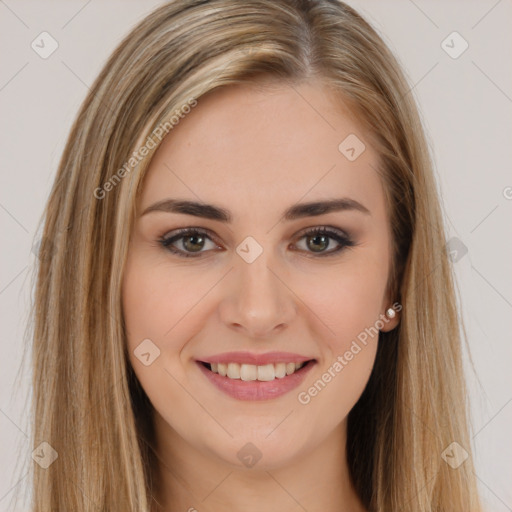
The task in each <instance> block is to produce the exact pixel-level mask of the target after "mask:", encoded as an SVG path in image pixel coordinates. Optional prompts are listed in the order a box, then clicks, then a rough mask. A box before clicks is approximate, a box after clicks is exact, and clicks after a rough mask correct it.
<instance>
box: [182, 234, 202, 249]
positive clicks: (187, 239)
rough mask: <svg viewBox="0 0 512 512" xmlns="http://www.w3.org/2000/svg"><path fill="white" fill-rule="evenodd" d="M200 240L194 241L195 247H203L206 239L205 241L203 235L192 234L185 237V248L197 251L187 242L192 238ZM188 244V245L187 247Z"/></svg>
mask: <svg viewBox="0 0 512 512" xmlns="http://www.w3.org/2000/svg"><path fill="white" fill-rule="evenodd" d="M197 239H198V240H200V242H192V245H193V246H196V247H195V249H199V250H200V249H202V245H203V244H204V241H203V237H202V236H200V235H190V236H189V237H187V238H185V241H184V243H185V248H186V249H187V250H191V251H192V252H195V251H194V247H191V246H190V245H188V244H187V242H189V241H190V240H197ZM187 245H188V247H187Z"/></svg>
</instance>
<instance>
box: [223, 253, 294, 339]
mask: <svg viewBox="0 0 512 512" xmlns="http://www.w3.org/2000/svg"><path fill="white" fill-rule="evenodd" d="M295 300H296V298H295V296H294V294H293V292H292V291H291V288H290V283H287V278H286V273H285V272H283V271H282V270H281V271H280V270H279V268H278V266H277V265H276V264H275V262H273V261H270V259H269V258H267V257H266V251H264V252H263V253H262V254H261V255H260V256H259V257H258V258H257V259H256V260H255V261H253V262H252V263H247V262H246V261H244V260H242V259H241V258H240V259H239V261H236V263H235V268H233V270H232V272H230V278H229V283H228V290H227V291H226V293H225V297H224V298H223V300H222V302H221V304H220V306H219V308H220V316H221V320H222V322H223V323H224V325H226V326H227V327H228V328H229V329H233V330H235V331H236V332H237V333H238V334H243V335H244V336H246V337H250V338H254V339H256V338H259V339H268V338H270V337H272V336H275V335H276V334H277V333H278V332H280V331H282V330H284V329H286V328H287V327H288V326H289V325H290V324H291V322H292V320H293V318H294V316H295V314H296V311H297V304H296V302H295Z"/></svg>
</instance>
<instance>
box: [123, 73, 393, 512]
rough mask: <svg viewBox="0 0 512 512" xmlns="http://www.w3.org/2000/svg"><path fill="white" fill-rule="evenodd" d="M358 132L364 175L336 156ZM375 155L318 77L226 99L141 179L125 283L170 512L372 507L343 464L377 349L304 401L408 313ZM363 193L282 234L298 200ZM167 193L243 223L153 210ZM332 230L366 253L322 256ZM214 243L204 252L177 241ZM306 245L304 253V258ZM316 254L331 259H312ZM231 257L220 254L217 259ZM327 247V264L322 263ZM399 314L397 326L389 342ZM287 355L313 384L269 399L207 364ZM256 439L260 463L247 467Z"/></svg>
mask: <svg viewBox="0 0 512 512" xmlns="http://www.w3.org/2000/svg"><path fill="white" fill-rule="evenodd" d="M352 133H355V134H356V135H357V136H358V137H359V138H360V139H361V140H363V141H364V142H365V144H366V150H365V151H364V152H363V153H362V154H361V155H360V156H359V157H358V158H357V159H356V160H355V161H353V162H351V161H349V160H348V159H347V158H346V157H345V156H344V155H343V154H342V153H341V152H340V151H339V150H338V146H339V144H340V143H341V142H342V141H343V140H344V139H345V138H346V137H347V136H348V135H349V134H352ZM377 165H378V156H377V154H376V153H375V152H374V150H373V149H372V147H371V146H370V144H369V139H367V138H365V134H364V132H363V131H362V130H361V128H360V126H359V125H358V124H357V122H356V120H354V119H353V118H352V117H351V116H350V115H349V114H348V111H347V110H346V109H345V108H344V107H343V104H342V103H340V101H339V98H338V99H337V100H335V98H334V96H332V94H331V93H330V92H329V90H328V89H326V88H325V87H324V86H323V85H322V84H321V83H320V82H318V81H311V82H309V83H302V84H301V85H295V86H294V87H293V88H292V87H290V86H288V85H285V84H274V85H273V86H272V87H256V86H253V85H236V86H230V87H227V88H223V89H220V90H218V91H214V92H213V93H210V94H208V95H207V96H204V97H202V98H200V99H199V100H198V105H197V106H196V107H195V108H194V109H192V111H191V112H190V113H189V114H188V115H187V116H186V117H185V118H184V119H182V120H181V121H180V122H179V124H178V125H177V126H175V127H174V128H173V130H172V132H170V134H169V135H168V136H167V137H166V138H165V140H164V141H163V143H162V144H161V146H160V147H159V149H158V150H157V152H156V154H155V156H154V157H153V160H152V162H151V164H150V167H149V169H148V173H147V175H146V177H145V182H144V186H143V190H142V194H141V197H140V202H139V204H138V214H137V220H136V223H135V226H134V230H133V233H132V237H131V240H130V246H129V253H128V260H127V264H126V267H125V273H124V280H123V311H124V316H125V321H126V324H127V328H128V332H129V335H128V340H127V342H128V348H129V354H130V361H131V364H132V366H133V368H134V371H135V373H136V375H137V377H138V379H139V381H140V383H141V385H142V387H143V388H144V390H145V392H146V394H147V395H148V397H149V399H150V400H151V402H152V404H153V406H154V408H155V416H154V421H155V430H156V439H155V441H154V449H155V451H156V452H157V453H158V457H159V461H160V462H159V467H158V468H157V473H158V488H157V494H156V497H157V499H158V501H159V502H160V503H161V504H162V510H165V511H171V510H183V511H186V510H190V509H192V510H193V509H196V510H198V511H210V510H211V511H221V510H222V511H224V510H226V511H227V510H245V511H248V512H252V511H261V510H268V511H278V510H279V511H280V512H282V511H299V510H300V511H303V510H304V509H306V510H308V511H309V512H314V511H320V510H322V511H323V512H326V511H337V512H339V511H362V510H364V508H363V506H362V504H361V502H360V500H359V499H358V497H357V495H356V493H355V491H354V489H353V487H352V485H351V483H350V479H349V476H348V467H347V463H346V460H345V444H346V426H347V416H348V413H349V412H350V410H351V409H352V407H353V406H354V404H355V403H356V402H357V400H358V399H359V397H360V395H361V393H362V392H363V390H364V387H365V385H366V383H367V381H368V378H369V376H370V373H371V370H372V367H373V364H374V360H375V354H376V350H377V336H375V337H374V338H369V341H368V343H367V345H366V346H364V347H363V348H362V350H361V351H360V352H358V353H357V355H356V356H354V357H353V359H352V360H351V361H349V362H348V363H347V364H346V365H345V366H344V368H343V370H342V371H339V372H337V373H336V376H335V377H334V378H332V379H331V381H330V382H329V383H328V384H327V385H326V386H325V387H324V388H323V389H322V390H321V392H319V393H318V394H317V395H316V396H314V397H312V398H311V400H310V401H309V403H307V404H302V403H300V402H299V400H298V394H299V392H301V391H307V390H308V388H309V387H311V386H312V385H313V383H314V382H316V381H317V380H318V379H320V378H321V377H322V374H323V373H324V372H326V371H327V370H328V368H329V367H331V368H332V366H333V363H334V362H335V361H336V360H337V357H338V356H340V355H341V356H342V355H343V354H345V352H346V351H347V350H349V348H350V346H351V344H352V342H353V341H354V340H356V337H357V336H358V334H360V333H361V332H362V331H364V329H365V328H368V327H370V326H374V325H375V323H376V321H377V320H379V319H382V318H383V317H382V315H383V314H384V313H385V311H386V310H387V308H389V307H390V306H391V305H392V304H393V302H394V300H393V297H389V296H388V295H387V290H386V283H387V279H388V270H389V265H390V257H391V238H390V237H391V230H390V226H389V220H388V216H387V210H386V204H385V196H384V189H383V186H382V182H381V178H380V177H379V175H378V174H377V172H376V171H375V169H376V168H377ZM341 197H346V198H351V199H353V200H355V201H358V202H359V203H361V204H362V205H364V206H365V207H366V208H367V209H368V210H369V214H365V213H363V212H360V211H357V210H346V211H338V212H330V213H326V214H322V215H320V216H315V217H308V218H302V219H297V220H293V221H282V220H281V217H282V214H283V212H284V210H285V209H286V208H287V207H289V206H292V205H294V204H296V203H303V202H309V201H314V200H326V199H334V198H341ZM167 198H180V199H187V200H192V201H203V202H205V203H209V204H215V205H219V206H222V207H223V208H225V209H227V210H229V211H230V212H231V213H232V215H233V222H232V223H231V224H230V225H228V224H226V223H224V222H220V221H216V220H210V219H203V218H198V217H194V216H191V215H184V214H176V213H169V212H163V211H154V212H150V213H146V214H145V215H142V212H144V210H145V209H146V208H147V207H149V206H150V205H153V204H154V203H156V202H158V201H161V200H163V199H167ZM316 226H331V227H333V228H337V229H339V230H342V231H344V232H347V233H349V234H350V236H351V237H352V239H353V240H354V242H355V245H354V246H352V247H346V248H344V249H343V250H342V251H340V252H337V253H331V255H330V256H324V257H322V256H321V254H323V253H326V252H329V251H333V250H334V249H335V248H336V247H338V246H339V244H338V242H336V240H334V239H332V238H329V239H328V240H329V246H328V247H325V246H322V241H320V242H316V244H317V245H315V244H314V243H313V245H311V239H312V238H313V239H314V235H312V236H310V237H309V240H310V245H308V237H307V236H304V235H303V234H302V233H301V232H302V231H304V230H306V228H313V227H316ZM188 227H198V228H203V229H208V230H210V231H211V232H213V233H214V234H215V237H216V240H214V241H212V240H210V239H208V238H206V239H205V241H204V245H203V246H202V248H197V246H195V245H194V243H196V244H197V242H194V241H192V242H191V243H190V239H189V240H188V241H189V244H188V245H185V246H184V245H183V244H184V243H185V244H186V242H187V237H185V238H182V239H181V240H177V241H176V242H174V244H173V246H174V247H175V248H177V249H181V250H182V251H184V252H187V250H188V253H189V254H192V256H194V255H197V254H198V253H197V252H194V251H199V256H197V257H195V258H194V257H190V258H181V257H179V256H177V255H174V254H172V253H171V252H169V250H168V249H166V248H165V247H163V246H162V245H161V244H160V243H159V239H160V238H161V237H163V236H168V235H169V234H172V232H173V231H175V230H177V229H179V228H188ZM247 236H252V237H253V238H254V239H255V240H256V241H257V242H258V243H259V244H260V246H261V247H262V248H263V253H262V254H261V255H260V256H259V257H258V258H257V259H256V260H255V261H254V262H253V263H250V264H249V263H247V262H246V261H244V260H243V259H242V258H241V257H240V256H239V255H238V254H237V252H236V248H237V246H238V245H239V244H240V243H241V242H242V241H243V240H244V239H245V238H246V237H247ZM293 247H294V248H295V249H296V250H292V249H291V248H293ZM315 248H316V249H317V252H315ZM216 249H217V250H216ZM322 251H323V252H322ZM398 318H399V315H398V314H397V316H396V318H395V319H394V320H390V321H388V322H387V323H385V325H384V327H383V328H382V329H381V330H382V331H387V330H390V329H393V328H394V327H395V326H396V325H397V323H398ZM148 338H149V339H150V340H151V341H152V342H153V343H154V344H155V345H156V346H157V347H158V348H159V350H160V355H159V357H158V358H156V359H155V360H154V362H153V363H152V364H150V365H149V366H145V365H143V364H142V363H141V362H140V361H139V359H138V358H137V357H136V356H135V355H134V350H135V349H136V348H137V346H138V345H139V344H140V343H141V341H142V340H144V339H148ZM237 350H242V351H243V350H246V351H250V352H257V353H265V352H270V351H287V352H294V353H297V354H301V355H305V356H308V357H309V358H315V359H316V361H317V363H316V365H315V366H314V367H313V368H312V370H311V371H310V373H309V374H308V376H307V378H306V380H305V381H304V383H303V384H301V385H300V386H299V387H298V388H296V389H294V390H292V391H291V392H289V393H287V394H285V395H283V396H281V397H278V398H275V399H272V400H264V401H241V400H237V399H235V398H232V397H230V396H227V395H225V394H223V393H222V392H221V391H219V390H218V389H217V388H216V387H214V386H213V385H212V384H211V383H210V382H209V380H208V379H206V378H205V376H204V375H203V374H202V372H201V371H200V370H199V368H198V366H197V363H196V360H197V359H204V358H206V357H207V356H212V355H215V354H220V353H223V352H229V351H237ZM248 442H251V443H252V444H253V445H255V446H256V448H257V450H258V451H259V453H260V454H261V459H260V460H259V461H258V462H257V463H256V464H255V465H254V466H253V467H251V468H249V467H246V466H245V465H244V464H243V463H242V462H241V460H240V459H239V458H238V457H237V453H238V452H239V450H240V449H241V448H242V447H244V446H245V445H246V443H248Z"/></svg>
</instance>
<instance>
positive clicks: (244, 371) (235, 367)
mask: <svg viewBox="0 0 512 512" xmlns="http://www.w3.org/2000/svg"><path fill="white" fill-rule="evenodd" d="M206 364H207V368H208V369H209V370H211V371H212V372H213V373H218V374H219V375H220V376H222V377H227V378H228V379H240V380H243V381H251V380H258V381H262V382H269V381H271V380H274V379H282V378H284V377H286V376H287V375H292V374H293V373H295V372H296V371H297V370H300V369H301V368H302V367H303V366H304V365H305V364H306V363H275V364H266V365H263V366H256V365H254V364H238V363H228V364H225V363H211V364H208V363H206Z"/></svg>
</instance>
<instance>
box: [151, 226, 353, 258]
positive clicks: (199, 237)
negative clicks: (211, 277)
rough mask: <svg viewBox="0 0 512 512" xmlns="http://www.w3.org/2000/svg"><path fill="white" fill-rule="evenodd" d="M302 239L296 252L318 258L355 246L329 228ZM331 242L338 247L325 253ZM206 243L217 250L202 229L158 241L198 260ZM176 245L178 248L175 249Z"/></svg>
mask: <svg viewBox="0 0 512 512" xmlns="http://www.w3.org/2000/svg"><path fill="white" fill-rule="evenodd" d="M302 239H305V243H306V245H305V247H306V248H305V249H298V250H299V251H300V250H304V251H305V252H309V253H310V254H311V253H312V254H313V255H315V254H316V255H317V256H319V257H324V256H330V255H332V254H334V253H338V252H340V251H342V250H343V249H345V248H346V247H352V246H354V245H355V243H354V242H353V240H352V239H351V238H350V236H349V235H348V234H346V233H345V232H343V231H341V230H338V229H335V228H329V227H315V228H313V229H309V230H308V231H306V232H303V233H302V234H301V235H300V236H299V240H302ZM331 240H334V241H335V242H336V243H337V244H338V245H337V247H335V248H334V249H333V250H330V251H327V250H326V249H328V248H329V247H330V246H331V245H332V244H331ZM208 241H209V242H210V243H211V244H212V246H213V247H210V250H212V249H215V248H219V247H218V244H217V243H216V242H214V237H213V235H212V234H211V233H210V232H209V231H208V230H205V229H202V228H201V229H199V228H183V229H179V230H177V231H176V232H174V234H173V235H171V236H164V237H162V238H160V239H159V240H158V242H159V243H160V244H161V245H162V246H163V247H164V248H165V249H167V250H168V251H170V252H172V253H173V254H176V255H177V256H180V257H182V258H198V257H200V255H201V253H204V252H208V251H203V249H205V247H207V243H208ZM177 242H179V243H177ZM176 245H178V246H179V247H176ZM293 250H297V249H293Z"/></svg>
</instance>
